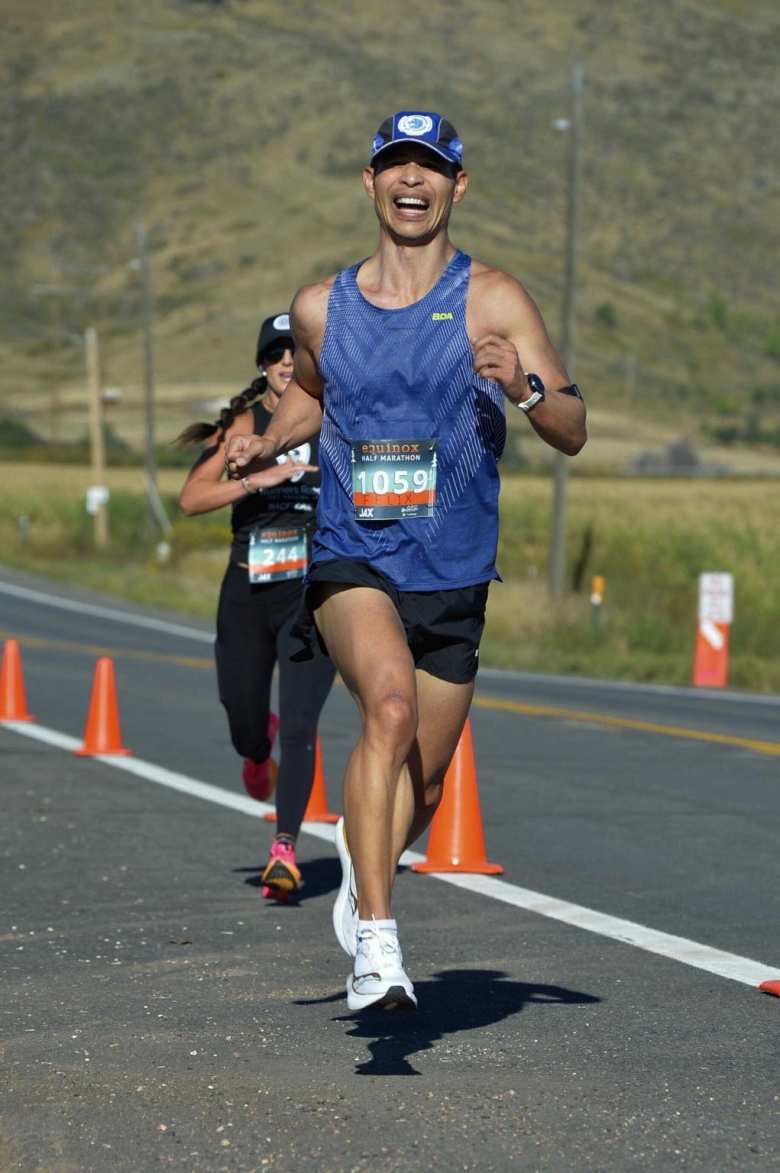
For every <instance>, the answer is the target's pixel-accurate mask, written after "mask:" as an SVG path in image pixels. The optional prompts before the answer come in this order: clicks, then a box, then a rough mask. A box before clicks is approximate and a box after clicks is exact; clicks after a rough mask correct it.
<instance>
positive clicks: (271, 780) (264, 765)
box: [241, 713, 279, 802]
mask: <svg viewBox="0 0 780 1173" xmlns="http://www.w3.org/2000/svg"><path fill="white" fill-rule="evenodd" d="M278 732H279V718H278V717H277V715H276V713H269V714H268V740H269V741H270V743H271V748H272V749H273V744H274V742H275V741H276V736H277V734H278ZM278 773H279V767H278V766H277V764H276V762H275V761H273V760H272V759H271V756H270V754H269V756H268V757H267V758H266V759H265V761H264V762H253V761H252V759H251V758H244V768H243V770H242V772H241V779H242V781H243V783H244V789H245V790H246V792H247V794H248V795H249V797H250V798H256V799H257V801H258V802H265V801H266V799H268V798H270V797H271V795H272V794H273V792H274V790H275V789H276V776H277V774H278Z"/></svg>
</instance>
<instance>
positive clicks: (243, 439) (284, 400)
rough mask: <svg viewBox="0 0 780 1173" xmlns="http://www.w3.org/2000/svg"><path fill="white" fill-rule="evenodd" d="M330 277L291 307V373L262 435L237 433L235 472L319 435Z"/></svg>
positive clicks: (231, 456) (230, 451)
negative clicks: (321, 360) (321, 359)
mask: <svg viewBox="0 0 780 1173" xmlns="http://www.w3.org/2000/svg"><path fill="white" fill-rule="evenodd" d="M330 285H331V282H328V281H325V282H321V283H320V284H318V285H309V286H305V287H304V288H303V289H299V290H298V292H297V293H296V295H295V297H294V298H293V303H292V305H291V307H290V326H291V328H292V334H293V338H294V339H295V359H294V362H295V369H294V372H293V377H292V379H291V380H290V382H289V383H288V384H287V387H286V388H285V391H284V394H283V395H282V397H281V399H280V400H279V404H278V406H277V408H276V410H275V412H274V415H273V419H272V420H271V423H270V424H269V425H268V428H267V430H266V432H265V433H264V434H263V435H262V436H236V437H234V438H233V439H231V441H230V443H229V444H228V448H227V456H226V461H227V466H228V472H229V475H230V476H231V477H234V478H235V477H236V476H239V477H240V476H242V475H243V472H244V470H245V468H246V465H247V464H249V463H250V461H258V462H264V461H269V460H273V458H274V457H275V456H276V455H277V454H278V453H279V452H286V451H287V450H288V449H289V448H294V447H296V446H297V445H298V444H302V443H303V441H304V440H310V439H311V437H312V436H316V435H317V433H318V432H319V430H320V428H321V427H322V391H323V387H324V385H325V384H324V381H323V378H322V375H321V374H320V371H319V367H318V360H319V354H320V348H321V346H322V338H323V335H324V333H325V317H326V314H327V307H328V294H329V292H330Z"/></svg>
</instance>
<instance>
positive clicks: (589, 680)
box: [0, 582, 780, 706]
mask: <svg viewBox="0 0 780 1173" xmlns="http://www.w3.org/2000/svg"><path fill="white" fill-rule="evenodd" d="M0 594H5V595H12V596H15V597H16V598H19V599H27V600H28V601H29V602H31V603H40V604H41V605H42V606H44V607H58V608H60V610H63V611H76V612H78V613H80V614H83V615H94V616H95V617H96V618H98V619H112V620H114V621H115V622H116V623H126V624H129V625H130V626H131V627H146V628H148V629H150V630H151V631H162V632H165V633H166V634H167V635H178V636H180V637H181V638H182V639H192V640H196V641H197V642H198V643H207V644H211V643H213V642H214V636H213V634H212V633H211V632H208V631H201V630H200V629H199V628H197V627H186V626H185V625H184V624H183V623H171V622H169V621H167V620H164V619H155V618H154V617H153V616H151V615H136V614H134V613H133V612H132V611H120V610H119V609H118V608H115V607H102V606H98V605H97V604H95V603H85V602H82V601H80V600H78V599H66V598H63V596H62V595H52V594H49V593H48V592H46V591H38V590H33V589H32V588H31V587H23V586H17V585H16V583H8V582H0ZM479 680H506V681H516V682H518V683H522V684H541V685H546V684H552V685H556V684H565V685H567V686H571V687H572V688H585V689H590V690H592V689H594V688H603V689H606V690H609V691H611V692H633V693H650V694H655V695H656V696H671V697H685V698H687V699H689V700H693V701H702V700H705V701H727V702H729V703H731V704H733V703H734V702H735V701H737V702H739V701H742V702H743V703H750V704H758V705H770V706H780V696H769V695H767V694H766V693H757V692H734V691H731V690H726V689H712V688H682V687H678V686H675V685H667V684H635V683H632V682H631V681H629V680H599V679H598V678H597V677H591V676H556V675H554V674H552V673H547V672H520V671H513V670H512V669H509V668H480V670H479Z"/></svg>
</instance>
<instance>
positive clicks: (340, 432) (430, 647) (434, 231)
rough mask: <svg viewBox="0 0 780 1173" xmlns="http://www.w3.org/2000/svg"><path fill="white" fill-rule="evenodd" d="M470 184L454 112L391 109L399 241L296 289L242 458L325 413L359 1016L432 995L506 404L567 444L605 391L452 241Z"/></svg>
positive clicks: (348, 908)
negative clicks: (408, 937)
mask: <svg viewBox="0 0 780 1173" xmlns="http://www.w3.org/2000/svg"><path fill="white" fill-rule="evenodd" d="M468 183H469V179H468V175H467V174H466V172H465V171H464V170H463V166H462V144H461V142H460V140H459V139H458V137H457V134H456V132H455V129H454V127H453V126H452V125H451V124H450V123H449V122H447V121H446V120H445V119H443V118H442V117H441V116H440V115H438V114H434V113H431V112H424V111H401V112H400V113H398V114H396V115H394V116H393V117H392V118H388V119H387V120H386V121H385V122H383V123H382V125H381V126H380V128H379V131H378V132H377V134H376V136H375V137H374V139H373V143H372V147H371V156H370V163H369V165H368V166H367V167H366V168H365V170H364V172H363V185H364V187H365V190H366V193H367V195H368V197H369V199H370V200H371V201H372V202H373V205H374V210H375V212H376V215H377V219H378V221H379V243H378V247H377V249H376V251H375V252H374V253H373V254H372V256H371V257H369V259H368V260H366V261H363V262H362V263H360V264H357V265H353V266H352V267H351V268H349V269H345V270H343V271H342V272H341V273H339V274H337V275H336V276H335V277H330V278H328V280H326V281H323V282H320V283H318V284H316V285H311V286H307V287H305V288H303V289H301V290H300V291H299V293H298V294H297V295H296V297H295V299H294V301H293V306H292V310H291V317H292V324H293V332H294V335H295V341H296V351H295V374H294V378H293V380H292V381H291V382H290V384H289V385H288V387H287V390H286V391H285V393H284V396H283V398H282V401H281V403H280V405H279V407H278V408H277V410H276V412H275V413H274V417H273V421H272V423H271V424H270V425H269V427H268V429H267V431H266V432H265V434H264V435H263V436H261V437H258V436H250V437H248V436H239V437H236V438H235V439H233V440H232V441H231V444H230V446H229V451H228V454H227V460H228V464H229V469H230V472H231V475H234V476H235V475H238V476H240V475H242V469H243V468H244V467H245V466H246V465H247V464H248V463H249V462H250V461H257V460H260V461H266V460H272V459H273V458H274V457H275V456H276V454H277V453H279V452H283V451H287V450H288V449H290V448H292V447H294V446H295V445H297V444H300V443H302V442H303V441H304V440H305V439H307V438H308V437H309V436H312V435H314V434H315V433H316V432H317V431H318V430H319V429H320V427H321V428H322V432H321V436H320V466H321V476H322V488H321V495H320V502H319V508H318V519H317V521H318V528H317V533H316V535H315V538H314V546H313V552H312V564H311V566H310V570H309V575H308V580H307V581H308V587H307V591H306V603H307V607H308V615H309V617H311V616H313V619H314V623H315V624H316V632H317V634H318V636H319V638H320V639H321V640H322V641H323V642H324V644H325V646H326V647H327V649H328V651H329V653H330V656H331V658H332V659H333V661H334V663H335V664H336V667H337V668H338V670H339V672H340V673H341V676H342V679H343V680H344V683H345V684H346V685H347V687H348V688H349V690H350V691H351V693H352V695H353V697H354V698H355V701H356V703H357V706H358V710H359V713H360V718H361V723H362V729H361V735H360V737H359V739H358V741H357V744H356V746H355V748H354V750H353V751H352V756H351V758H350V760H349V764H348V766H347V771H346V776H345V779H344V811H345V823H346V827H344V826H339V827H338V828H337V846H338V849H339V855H340V858H341V861H342V866H343V869H344V876H343V879H342V885H341V890H340V892H339V896H338V898H337V901H336V906H335V908H334V927H335V928H336V933H337V936H338V938H339V941H340V943H341V945H342V947H343V948H344V949H345V950H346V951H347V952H348V953H349V954H351V955H352V956H353V958H354V961H353V970H352V973H351V974H350V976H349V978H348V979H347V999H348V1005H349V1007H350V1009H352V1010H357V1009H363V1008H365V1007H369V1006H377V1005H379V1006H387V1007H407V1008H411V1007H413V1006H415V1005H416V998H415V996H414V989H413V986H412V983H411V981H410V980H409V978H408V976H407V974H406V972H405V971H404V968H403V960H402V956H401V950H400V946H399V943H398V932H397V926H396V922H395V920H393V919H391V910H390V897H391V890H392V886H393V880H394V876H395V872H396V865H397V863H398V860H399V858H400V856H401V853H402V852H403V851H404V849H405V848H406V847H407V846H408V845H410V844H411V843H413V842H414V840H415V839H417V837H418V836H419V835H420V834H421V833H422V831H423V830H424V829H425V827H426V826H427V825H428V823H429V822H430V820H431V818H432V817H433V814H434V812H435V810H436V807H437V805H438V803H439V801H440V798H441V791H442V779H443V777H444V773H445V771H446V769H447V765H448V763H449V761H450V759H451V757H452V754H453V752H454V750H455V746H456V744H457V741H458V738H459V736H460V733H461V730H462V727H463V724H464V721H465V719H466V715H467V713H468V710H469V705H470V702H471V697H472V693H473V689H474V677H475V675H476V670H477V656H478V650H479V641H480V637H481V634H482V628H483V625H484V615H485V603H486V599H487V591H488V585H489V583H490V582H491V580H492V579H494V578H496V577H497V573H496V568H495V556H496V546H497V538H498V487H499V485H498V471H497V462H498V460H499V457H500V455H501V451H502V448H503V444H504V437H505V420H504V400H508V401H509V404H510V405H511V408H512V410H515V409H517V408H519V409H520V410H521V411H523V412H524V413H525V414H526V415H527V417H528V420H529V422H530V424H531V425H532V427H533V428H534V429H535V431H536V432H537V433H538V434H539V436H541V438H542V439H543V440H545V441H546V442H547V443H548V444H550V445H552V447H554V448H557V449H559V450H560V451H562V452H565V453H567V454H570V455H573V454H574V453H576V452H578V451H579V450H580V448H581V447H582V446H583V444H584V443H585V435H586V433H585V407H584V404H583V402H582V399H581V396H580V394H579V391H578V390H577V388H576V386H569V380H568V378H567V376H566V371H565V370H564V367H563V365H562V363H561V360H560V358H559V357H558V355H557V354H556V352H555V350H554V348H553V346H552V344H551V342H550V340H549V338H548V336H547V332H546V330H545V327H544V323H543V321H542V319H541V316H540V314H539V311H538V310H537V308H536V306H535V304H534V302H533V301H532V300H531V298H530V296H529V295H528V294H527V293H526V291H525V290H524V289H523V287H522V285H520V284H519V283H518V282H517V281H516V280H515V279H514V278H513V277H510V276H509V275H508V274H506V273H503V272H501V271H500V270H498V269H494V268H492V267H491V266H489V265H485V264H482V263H481V262H479V261H476V260H472V259H471V258H470V257H468V256H466V255H465V254H464V253H462V252H460V251H459V250H458V249H457V248H456V247H455V246H454V245H453V244H452V243H451V242H450V238H449V235H448V224H449V218H450V213H451V211H452V208H453V205H454V204H458V203H460V202H461V200H462V199H463V197H464V196H465V194H466V190H467V188H468ZM255 467H256V466H255ZM301 628H302V631H303V634H304V635H306V622H305V621H304V622H302V624H301ZM310 634H313V633H311V632H310ZM345 830H346V838H345ZM347 844H348V847H347ZM355 905H356V906H357V907H356V908H355V907H354V906H355Z"/></svg>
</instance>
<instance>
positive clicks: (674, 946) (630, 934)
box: [0, 721, 780, 987]
mask: <svg viewBox="0 0 780 1173" xmlns="http://www.w3.org/2000/svg"><path fill="white" fill-rule="evenodd" d="M0 728H4V729H11V730H13V731H14V732H15V733H21V734H23V735H24V736H25V737H31V738H33V739H34V740H36V741H42V742H45V743H46V744H47V745H51V746H56V747H57V748H58V749H66V750H71V751H73V750H75V749H78V747H79V745H80V744H81V743H80V742H79V741H78V740H77V739H76V738H75V737H69V736H68V735H67V734H65V733H59V732H58V731H57V730H56V729H47V728H46V727H45V726H43V725H37V724H35V723H34V722H29V723H28V722H25V721H3V722H0ZM96 760H97V761H100V762H104V763H105V764H106V765H107V766H113V767H114V768H115V769H117V770H124V771H125V773H128V774H135V775H136V777H138V778H144V779H146V781H148V782H155V783H157V785H158V786H165V787H167V788H168V789H169V790H177V791H179V792H180V793H183V794H189V795H192V797H194V798H202V799H204V800H205V801H206V802H213V803H216V804H217V805H219V806H224V807H227V808H228V809H230V810H234V811H239V812H240V813H241V814H244V815H249V816H250V817H251V818H255V819H259V818H262V816H263V815H264V814H266V813H267V812H268V811H271V810H272V809H273V808H272V806H271V805H270V804H269V803H267V802H255V800H254V799H252V798H248V797H246V796H244V795H243V794H233V793H231V792H230V791H228V790H223V789H222V788H221V787H219V786H212V785H210V784H209V783H208V782H199V781H198V780H197V779H196V778H190V777H189V776H188V775H187V774H177V773H176V772H175V771H174V770H167V769H165V767H164V766H156V765H155V764H154V763H153V762H145V761H143V760H141V759H140V758H132V757H119V756H114V755H112V754H106V755H104V756H103V755H101V756H100V757H98V758H97V759H96ZM302 831H303V833H304V834H306V835H311V836H313V837H314V838H316V839H324V840H325V841H326V842H328V843H332V842H333V835H334V829H333V827H331V826H327V825H323V824H320V823H304V825H303V828H302ZM422 859H423V856H421V855H419V854H418V853H417V852H416V851H406V852H404V854H403V856H402V858H401V863H403V864H406V865H409V864H412V863H416V862H418V861H420V860H422ZM433 878H434V879H436V880H440V881H441V882H442V883H443V884H451V885H452V886H453V887H455V888H463V889H464V890H465V891H466V892H469V893H471V894H479V895H481V896H487V897H488V898H489V899H490V900H498V901H500V902H501V903H502V904H511V905H513V906H514V907H515V908H522V909H524V910H525V911H526V912H533V913H536V914H537V915H538V916H544V917H547V918H549V919H551V920H557V921H562V922H563V923H564V924H567V925H573V926H574V927H576V928H578V929H585V930H586V932H589V933H596V934H597V935H598V936H600V937H609V938H610V939H611V940H613V941H620V942H621V943H622V944H624V945H633V946H634V947H635V948H636V949H642V950H644V951H645V952H646V953H656V954H658V955H659V956H660V957H667V958H669V959H670V960H672V961H679V962H681V963H682V964H683V965H689V966H692V967H693V968H694V969H702V970H704V971H705V972H707V973H712V974H716V975H717V976H718V977H724V978H728V979H730V980H731V981H735V982H742V983H743V984H744V985H747V986H754V987H757V986H759V985H760V984H761V983H762V982H764V981H770V980H773V979H774V980H777V979H778V978H780V966H778V967H776V968H775V969H774V970H773V969H772V967H771V966H769V965H766V964H765V963H764V962H762V961H753V960H751V958H749V957H740V956H738V955H737V954H736V953H726V952H724V950H722V949H713V948H711V947H710V946H709V945H702V944H700V943H699V942H698V941H690V940H688V938H687V937H675V936H673V935H672V934H671V933H661V932H658V931H657V930H656V929H651V928H648V927H647V926H646V925H640V924H637V923H636V922H635V921H630V920H623V919H622V918H620V917H617V916H609V915H608V914H607V913H604V912H597V911H596V910H595V909H593V908H585V907H584V906H583V905H581V904H571V903H570V902H569V901H568V900H557V899H556V898H555V897H553V896H546V895H545V894H544V893H543V892H534V891H532V890H531V889H530V888H521V887H519V886H518V885H516V884H510V883H508V882H507V881H506V880H497V879H495V878H494V877H492V876H471V875H455V874H450V875H448V874H444V873H440V874H438V875H435V876H434V877H433Z"/></svg>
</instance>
